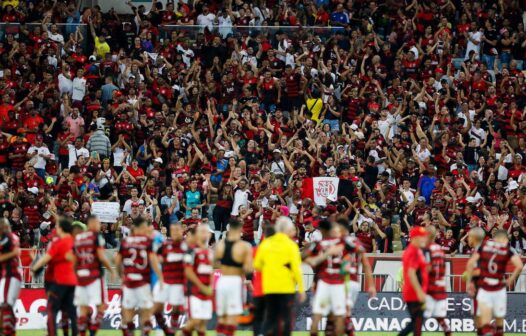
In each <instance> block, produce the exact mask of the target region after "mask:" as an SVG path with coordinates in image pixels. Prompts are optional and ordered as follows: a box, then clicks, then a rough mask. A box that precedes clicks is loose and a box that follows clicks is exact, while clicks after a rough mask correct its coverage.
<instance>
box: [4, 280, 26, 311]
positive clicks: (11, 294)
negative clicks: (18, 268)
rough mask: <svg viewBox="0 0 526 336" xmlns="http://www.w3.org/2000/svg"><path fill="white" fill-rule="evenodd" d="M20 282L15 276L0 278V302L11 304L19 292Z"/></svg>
mask: <svg viewBox="0 0 526 336" xmlns="http://www.w3.org/2000/svg"><path fill="white" fill-rule="evenodd" d="M20 286H21V282H20V280H18V279H17V278H13V277H7V278H2V279H0V303H1V304H5V303H7V304H8V305H10V306H13V305H14V304H15V302H16V299H18V294H19V293H20Z"/></svg>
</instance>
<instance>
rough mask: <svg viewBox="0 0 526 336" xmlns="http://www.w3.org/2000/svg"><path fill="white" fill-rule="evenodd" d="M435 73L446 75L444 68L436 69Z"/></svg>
mask: <svg viewBox="0 0 526 336" xmlns="http://www.w3.org/2000/svg"><path fill="white" fill-rule="evenodd" d="M435 73H444V69H442V68H436V69H435Z"/></svg>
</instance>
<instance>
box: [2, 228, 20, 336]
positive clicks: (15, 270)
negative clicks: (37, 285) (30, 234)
mask: <svg viewBox="0 0 526 336" xmlns="http://www.w3.org/2000/svg"><path fill="white" fill-rule="evenodd" d="M19 247H20V240H19V239H18V236H17V235H16V234H14V233H12V232H11V229H10V225H9V222H8V221H7V220H6V219H5V218H2V219H0V267H1V269H0V272H1V277H0V330H2V331H3V335H6V336H9V335H15V334H16V318H15V313H14V311H13V306H14V304H15V302H16V299H17V298H18V294H19V293H20V286H21V282H22V272H21V268H20V248H19Z"/></svg>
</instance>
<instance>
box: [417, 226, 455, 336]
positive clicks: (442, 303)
mask: <svg viewBox="0 0 526 336" xmlns="http://www.w3.org/2000/svg"><path fill="white" fill-rule="evenodd" d="M426 230H427V232H428V233H429V236H428V237H427V246H426V248H425V249H424V256H425V257H426V261H427V263H428V268H429V284H428V287H427V295H426V310H425V311H424V317H425V318H432V317H433V318H435V319H436V320H437V322H438V324H439V325H440V326H441V327H442V330H444V333H445V334H446V336H449V335H451V330H450V329H449V324H448V323H447V322H446V320H445V318H446V315H447V295H446V279H445V275H446V255H445V254H444V250H443V249H442V246H440V245H438V244H436V243H435V239H436V235H437V231H436V228H435V227H434V226H428V227H427V228H426Z"/></svg>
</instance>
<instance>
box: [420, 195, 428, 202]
mask: <svg viewBox="0 0 526 336" xmlns="http://www.w3.org/2000/svg"><path fill="white" fill-rule="evenodd" d="M418 200H419V201H420V202H425V201H426V198H425V197H424V196H418Z"/></svg>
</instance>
